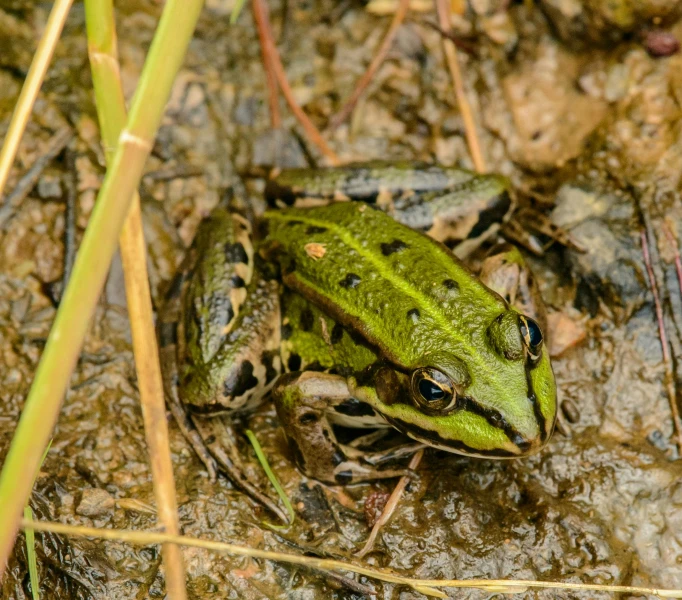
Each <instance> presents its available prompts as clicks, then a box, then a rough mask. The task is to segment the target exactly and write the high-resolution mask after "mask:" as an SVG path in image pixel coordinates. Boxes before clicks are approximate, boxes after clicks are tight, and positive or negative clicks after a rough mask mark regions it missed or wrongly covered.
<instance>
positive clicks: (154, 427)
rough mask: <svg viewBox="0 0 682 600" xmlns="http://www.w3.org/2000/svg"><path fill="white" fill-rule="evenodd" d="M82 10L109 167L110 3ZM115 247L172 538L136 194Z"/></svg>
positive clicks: (170, 550) (114, 66) (178, 561)
mask: <svg viewBox="0 0 682 600" xmlns="http://www.w3.org/2000/svg"><path fill="white" fill-rule="evenodd" d="M85 11H86V12H85V15H86V25H87V36H88V55H89V58H90V64H91V68H92V81H93V87H94V89H95V99H96V102H95V103H96V107H97V115H98V117H99V122H100V130H101V131H102V141H103V143H104V147H105V149H106V159H107V164H108V165H110V164H111V162H112V160H113V158H114V152H115V150H116V146H117V143H118V139H119V137H120V135H121V132H122V131H123V128H124V127H125V125H126V119H127V115H126V104H125V98H124V95H123V86H122V84H121V74H120V68H119V62H118V52H117V50H116V48H117V36H116V24H115V19H114V7H113V2H112V0H86V2H85ZM119 242H120V243H119V246H120V249H121V261H122V263H123V275H124V279H125V288H126V298H127V305H128V313H129V316H130V328H131V331H132V338H133V352H134V355H135V368H136V371H137V380H138V387H139V390H140V402H141V405H142V418H143V420H144V430H145V436H146V439H147V446H148V447H149V455H150V462H151V469H152V482H153V485H154V495H155V496H156V503H157V505H158V514H159V521H160V522H161V524H162V525H163V526H164V528H165V530H166V531H167V532H168V533H172V534H176V535H177V534H179V533H180V524H179V522H178V503H177V499H176V497H175V480H174V478H173V463H172V461H171V456H170V442H169V439H168V424H167V421H166V403H165V399H164V393H163V379H162V376H161V370H160V363H159V349H158V346H157V344H156V333H155V329H154V317H153V309H152V301H151V292H150V290H149V274H148V273H147V256H146V255H147V253H146V246H145V241H144V232H143V228H142V214H141V211H140V197H139V194H138V193H137V191H135V192H134V194H133V199H132V203H131V206H130V210H129V212H128V217H127V218H126V220H125V223H124V225H123V229H122V230H121V235H120V238H119ZM162 558H163V563H164V566H165V573H164V574H165V579H166V587H167V590H168V597H169V598H170V599H171V600H185V599H186V598H187V590H186V589H185V566H184V562H183V558H182V553H181V550H180V548H179V547H178V546H175V545H173V544H165V545H164V546H163V551H162Z"/></svg>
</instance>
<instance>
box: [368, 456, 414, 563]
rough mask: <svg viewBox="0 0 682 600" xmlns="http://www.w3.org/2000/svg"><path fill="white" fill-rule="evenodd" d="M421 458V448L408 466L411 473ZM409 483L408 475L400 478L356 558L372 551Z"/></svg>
mask: <svg viewBox="0 0 682 600" xmlns="http://www.w3.org/2000/svg"><path fill="white" fill-rule="evenodd" d="M423 456H424V449H423V448H421V449H419V450H417V452H415V454H414V456H413V457H412V460H411V461H410V464H409V468H410V469H411V470H412V471H414V470H415V469H416V468H417V467H418V466H419V463H420V462H421V460H422V457H423ZM409 481H410V476H409V475H403V476H402V477H401V478H400V480H399V481H398V483H397V485H396V486H395V489H394V490H393V492H392V493H391V495H390V496H389V498H388V501H387V502H386V506H384V510H383V511H381V516H380V517H379V518H378V519H377V521H376V523H374V526H373V527H372V531H371V532H370V534H369V537H368V538H367V541H366V542H365V545H364V546H363V547H362V549H361V550H360V551H359V552H356V553H355V556H357V557H358V558H363V557H364V556H365V555H366V554H368V553H369V552H371V551H372V549H373V548H374V542H375V541H376V538H377V535H379V531H380V530H381V528H382V527H383V526H384V525H385V524H386V523H388V520H389V519H390V518H391V517H392V516H393V513H394V512H395V509H396V508H397V506H398V502H400V499H401V498H402V495H403V491H404V490H405V487H406V486H407V484H408V482H409Z"/></svg>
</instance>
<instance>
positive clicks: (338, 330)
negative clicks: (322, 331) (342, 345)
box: [331, 323, 343, 344]
mask: <svg viewBox="0 0 682 600" xmlns="http://www.w3.org/2000/svg"><path fill="white" fill-rule="evenodd" d="M341 338H343V326H342V325H341V324H340V323H335V324H334V327H332V335H331V342H332V344H338V343H339V342H340V341H341Z"/></svg>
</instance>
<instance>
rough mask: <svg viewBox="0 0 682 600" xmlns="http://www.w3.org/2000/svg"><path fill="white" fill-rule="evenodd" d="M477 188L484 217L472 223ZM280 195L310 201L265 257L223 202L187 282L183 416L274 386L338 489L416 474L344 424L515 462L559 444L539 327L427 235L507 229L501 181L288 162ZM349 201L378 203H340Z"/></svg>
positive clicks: (179, 379) (227, 405) (301, 459)
mask: <svg viewBox="0 0 682 600" xmlns="http://www.w3.org/2000/svg"><path fill="white" fill-rule="evenodd" d="M465 189H468V190H470V192H471V194H470V197H471V198H472V206H473V207H474V208H475V209H476V210H475V211H474V214H473V216H471V215H466V216H456V218H455V217H453V215H463V211H462V206H463V201H462V199H463V197H464V196H466V193H465ZM482 190H488V192H489V194H488V197H485V194H483V192H482ZM268 195H269V200H270V201H271V203H272V204H274V205H299V204H300V203H301V201H302V203H303V205H304V206H305V207H306V208H285V209H283V210H273V211H269V212H267V213H266V214H265V217H264V223H265V231H266V233H265V234H264V236H263V238H262V239H261V240H260V241H259V244H258V246H257V251H256V252H255V253H253V252H252V251H251V246H250V244H249V243H248V240H247V239H246V234H248V225H247V224H246V223H245V222H244V221H243V219H241V218H240V217H235V216H232V215H230V214H229V213H228V212H227V211H226V210H225V209H218V210H217V211H215V212H214V214H213V215H212V216H211V218H210V219H209V220H208V221H207V222H205V223H204V224H203V225H202V229H201V231H200V232H199V234H198V236H197V238H198V241H197V242H196V243H195V250H194V253H190V256H194V259H193V260H190V261H189V263H188V265H187V268H186V269H185V271H184V275H182V276H181V278H182V281H181V282H180V283H177V282H176V285H175V286H173V290H174V293H172V294H171V301H170V302H169V306H170V307H171V309H170V310H169V311H167V314H168V315H169V317H168V318H166V317H164V318H163V320H162V324H161V326H160V331H162V332H163V331H165V335H162V346H163V347H164V353H165V358H166V359H168V360H175V362H176V365H177V366H176V367H174V368H170V369H168V371H169V372H170V373H173V372H175V370H176V369H177V376H176V377H175V378H173V377H167V378H166V379H167V385H172V386H175V387H176V389H175V390H173V391H172V392H171V393H170V394H169V397H171V399H172V397H173V395H174V397H175V411H174V412H179V402H180V401H182V402H184V403H185V404H186V405H188V406H190V408H191V409H192V410H193V411H194V412H198V413H203V414H208V413H218V412H227V413H234V412H235V411H237V410H244V409H249V408H251V407H253V406H255V405H256V404H258V403H259V402H260V401H261V400H262V399H263V398H264V397H265V395H266V394H267V393H268V392H269V391H270V390H271V389H273V398H274V401H275V404H276V407H277V411H278V415H279V417H280V420H281V421H282V425H283V427H284V430H285V432H286V434H287V437H288V439H289V441H290V443H291V446H292V449H293V452H294V455H295V457H296V459H297V461H298V463H299V465H300V467H301V468H302V469H303V470H304V472H305V473H306V474H308V475H310V476H312V477H315V478H317V479H320V480H323V481H328V482H336V483H348V482H352V481H361V480H366V479H373V478H380V477H390V476H394V475H396V474H399V473H401V472H402V471H400V470H390V469H382V468H380V465H381V463H382V462H384V460H385V459H386V458H387V457H391V456H394V454H392V453H390V452H389V453H380V454H370V453H364V452H360V451H358V450H356V449H355V448H350V447H348V446H342V445H341V444H339V443H338V442H337V441H336V438H335V436H334V430H333V427H332V425H333V424H335V423H340V424H344V425H353V426H358V427H370V426H371V427H376V426H377V425H384V426H385V425H386V424H389V425H392V426H393V427H395V428H396V429H398V430H400V431H402V432H403V433H405V434H407V435H408V436H410V437H412V438H413V439H415V440H417V441H418V442H423V443H426V444H428V445H430V446H434V447H438V448H442V449H445V450H449V451H453V452H459V453H463V454H468V455H475V456H488V457H497V458H507V457H516V456H523V455H527V454H530V453H532V452H535V451H537V450H538V449H539V448H541V447H542V446H543V445H544V444H545V443H546V442H547V440H548V439H549V436H550V435H551V432H552V429H553V426H554V420H555V416H556V390H555V385H554V377H553V374H552V369H551V366H550V363H549V357H548V355H547V352H546V351H545V350H544V348H543V347H542V338H541V333H540V330H539V328H538V326H537V325H536V324H535V323H534V322H533V321H532V320H531V319H528V318H526V317H524V316H522V315H520V314H519V313H518V312H516V310H515V309H514V308H510V306H509V304H508V303H507V301H505V299H503V298H502V297H501V296H500V295H499V294H498V293H495V292H493V291H491V290H490V289H489V288H488V287H486V286H485V285H483V283H481V281H480V280H479V279H478V278H477V277H475V276H474V275H473V274H472V273H471V272H470V271H469V270H468V269H467V268H466V267H465V266H464V265H463V264H462V263H461V262H460V261H459V260H458V259H457V258H456V257H455V256H454V255H453V253H452V252H451V251H450V250H449V249H448V248H447V247H445V246H444V245H442V244H440V243H438V242H436V241H434V240H433V239H432V238H431V237H429V236H427V235H425V233H422V232H433V231H437V232H447V231H448V230H452V231H454V230H457V234H456V236H448V235H441V236H439V238H440V239H442V240H447V241H452V240H453V239H455V237H457V239H468V240H470V241H471V240H474V241H480V239H483V238H485V237H486V236H487V235H490V234H489V229H490V228H494V226H495V223H492V222H490V223H488V221H489V220H490V218H491V216H492V214H493V213H495V214H496V215H497V216H498V217H503V216H504V215H505V214H506V213H507V211H508V209H509V201H508V195H507V194H506V187H505V186H504V185H503V180H502V179H501V178H499V177H494V176H493V177H479V176H475V175H473V174H471V173H468V172H465V171H459V170H456V169H443V168H440V167H423V166H422V167H421V168H419V169H415V168H414V165H405V164H398V165H386V164H379V163H373V164H371V165H368V166H353V167H349V168H345V169H333V170H332V169H327V170H322V171H312V172H311V171H295V172H285V173H282V174H281V175H280V176H279V177H278V178H277V180H276V181H275V182H273V183H270V184H269V186H268ZM444 198H445V199H449V202H450V205H449V204H448V201H447V200H444ZM348 199H356V200H362V202H338V200H348ZM368 202H369V204H368ZM325 203H327V205H324V204H325ZM372 204H374V205H375V206H372ZM452 206H454V207H455V208H452ZM481 207H483V208H481ZM491 207H492V208H491ZM377 208H381V209H382V210H377ZM384 211H385V212H384ZM486 211H487V212H486ZM387 213H389V214H390V215H391V216H389V214H387ZM418 214H419V215H421V221H418V220H415V219H416V217H415V215H418ZM392 217H393V218H392ZM399 221H400V222H399ZM405 222H408V223H409V222H411V223H412V224H413V225H415V224H416V225H415V229H416V230H415V229H411V228H410V227H407V226H406V225H405V224H404V223H405ZM484 225H488V226H487V227H484ZM467 228H468V229H467ZM466 231H468V234H466ZM199 238H201V240H199ZM239 246H241V251H240V250H239ZM202 256H203V258H200V257H202ZM519 257H520V255H519ZM209 259H210V260H209ZM206 261H209V262H210V265H206V266H205V262H206ZM509 261H511V262H512V263H514V264H516V261H517V258H516V257H515V256H512V257H511V258H510V259H509ZM504 264H505V265H507V263H506V262H505V263H504ZM238 271H239V272H238ZM508 279H509V278H506V279H504V280H505V281H507V280H508ZM519 281H520V279H519ZM504 293H505V294H507V293H509V294H512V292H506V291H505V292H504ZM522 296H523V294H521V295H520V296H519V297H522ZM228 299H229V301H228ZM510 299H511V295H510ZM235 307H237V308H235ZM173 323H176V324H177V325H176V326H175V328H174V326H173ZM164 324H165V325H164ZM282 372H284V373H283V374H281V373H282ZM175 384H177V386H176V385H175ZM273 386H274V387H273ZM178 392H179V393H178ZM185 425H187V427H186V429H188V430H189V429H191V427H189V424H188V422H187V420H186V419H185ZM193 443H194V445H195V447H197V448H198V449H201V448H200V447H201V444H200V443H199V442H198V440H197V438H196V435H195V436H194V440H193ZM206 456H207V454H206V453H205V452H204V458H205V459H206ZM207 460H208V459H207Z"/></svg>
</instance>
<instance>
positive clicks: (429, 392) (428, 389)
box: [419, 379, 445, 402]
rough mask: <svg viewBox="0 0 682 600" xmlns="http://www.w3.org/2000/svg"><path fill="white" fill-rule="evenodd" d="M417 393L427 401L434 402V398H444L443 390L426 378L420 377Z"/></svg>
mask: <svg viewBox="0 0 682 600" xmlns="http://www.w3.org/2000/svg"><path fill="white" fill-rule="evenodd" d="M419 393H420V394H421V395H422V397H423V398H424V400H427V401H429V402H434V401H436V400H442V399H443V398H445V392H444V391H443V390H442V389H441V388H440V387H439V386H437V385H436V384H435V383H433V381H429V380H428V379H422V380H421V381H420V382H419Z"/></svg>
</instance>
